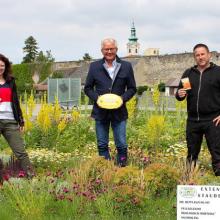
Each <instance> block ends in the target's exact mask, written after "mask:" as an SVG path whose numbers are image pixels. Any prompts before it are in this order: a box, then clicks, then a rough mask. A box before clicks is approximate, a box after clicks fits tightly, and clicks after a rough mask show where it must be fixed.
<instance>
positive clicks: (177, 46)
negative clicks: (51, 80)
mask: <svg viewBox="0 0 220 220" xmlns="http://www.w3.org/2000/svg"><path fill="white" fill-rule="evenodd" d="M0 5H1V20H0V27H1V28H0V35H1V51H0V52H2V53H5V54H6V55H7V56H9V58H11V60H12V61H13V62H14V63H19V62H21V61H22V57H23V56H24V54H23V51H22V48H23V47H24V41H25V39H26V38H27V37H29V36H30V35H32V36H34V37H35V39H36V40H37V42H38V45H39V47H40V49H41V50H43V51H45V50H51V51H52V54H53V55H54V56H55V58H56V60H57V61H62V60H74V59H75V60H78V59H80V58H82V56H83V55H84V53H89V54H90V55H91V56H92V57H94V58H98V57H101V53H100V41H101V40H102V39H103V38H105V37H106V36H111V37H115V38H116V39H117V40H118V43H119V55H120V56H125V55H126V43H127V41H128V38H129V36H130V28H131V23H132V21H133V20H134V22H135V27H136V31H137V37H138V38H139V42H140V44H141V53H143V51H144V50H145V49H146V48H148V47H156V48H160V51H161V53H164V54H165V53H177V52H184V51H191V48H192V47H193V45H194V44H195V43H197V42H204V43H207V44H208V45H209V46H210V49H211V50H219V49H220V48H219V45H220V42H219V41H220V39H219V37H218V36H219V30H218V29H219V28H218V27H219V25H220V14H219V8H220V2H219V1H217V0H210V1H208V2H207V1H206V0H200V1H199V0H191V1H190V0H188V1H187V2H186V1H185V0H178V1H176V0H166V1H164V0H154V1H152V0H151V1H149V0H136V1H134V0H121V1H116V0H112V1H105V0H93V1H85V0H84V1H83V0H62V1H61V0H44V1H43V0H38V1H31V0H20V1H16V0H7V1H4V0H0Z"/></svg>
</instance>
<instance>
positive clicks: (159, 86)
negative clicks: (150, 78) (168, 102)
mask: <svg viewBox="0 0 220 220" xmlns="http://www.w3.org/2000/svg"><path fill="white" fill-rule="evenodd" d="M158 90H159V91H160V92H165V83H163V82H160V83H159V84H158Z"/></svg>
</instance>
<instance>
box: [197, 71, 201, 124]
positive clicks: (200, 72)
mask: <svg viewBox="0 0 220 220" xmlns="http://www.w3.org/2000/svg"><path fill="white" fill-rule="evenodd" d="M201 82H202V72H200V77H199V89H198V94H197V97H198V98H197V103H196V108H197V115H198V118H197V120H198V121H199V94H200V89H201Z"/></svg>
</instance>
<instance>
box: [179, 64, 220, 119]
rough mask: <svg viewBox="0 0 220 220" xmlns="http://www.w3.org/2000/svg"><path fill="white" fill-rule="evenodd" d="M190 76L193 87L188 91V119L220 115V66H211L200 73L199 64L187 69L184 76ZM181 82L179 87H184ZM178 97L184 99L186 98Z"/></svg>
mask: <svg viewBox="0 0 220 220" xmlns="http://www.w3.org/2000/svg"><path fill="white" fill-rule="evenodd" d="M185 77H189V81H190V84H191V87H192V89H191V90H188V91H187V111H188V120H192V121H207V120H213V119H214V118H215V117H217V116H218V115H220V67H219V66H217V65H215V64H213V63H210V66H209V67H208V68H207V69H205V70H204V72H203V73H202V74H200V72H199V70H198V69H197V66H194V67H192V68H190V69H187V70H186V71H185V72H184V73H183V76H182V78H185ZM182 87H183V86H182V83H181V82H180V84H179V88H178V89H180V88H182ZM176 98H177V99H178V100H179V101H182V100H183V99H184V98H180V97H179V96H178V92H177V93H176Z"/></svg>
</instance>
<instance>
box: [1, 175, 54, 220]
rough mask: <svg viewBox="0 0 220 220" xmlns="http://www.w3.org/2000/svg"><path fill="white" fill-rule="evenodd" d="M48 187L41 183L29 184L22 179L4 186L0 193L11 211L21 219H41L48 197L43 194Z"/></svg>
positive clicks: (46, 194)
mask: <svg viewBox="0 0 220 220" xmlns="http://www.w3.org/2000/svg"><path fill="white" fill-rule="evenodd" d="M47 187H48V185H46V184H45V182H43V181H37V182H32V183H31V184H30V183H29V182H27V181H25V180H22V179H17V180H16V179H14V181H13V180H11V181H10V182H9V183H5V184H4V190H3V191H2V192H3V194H4V197H5V199H6V201H7V203H8V204H10V205H11V207H12V210H13V211H15V212H17V213H18V215H19V216H20V217H22V219H27V220H28V219H36V220H38V219H39V220H40V219H42V218H43V216H44V214H45V212H46V206H47V204H48V201H49V200H50V196H49V194H48V193H46V192H45V188H46V189H47Z"/></svg>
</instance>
